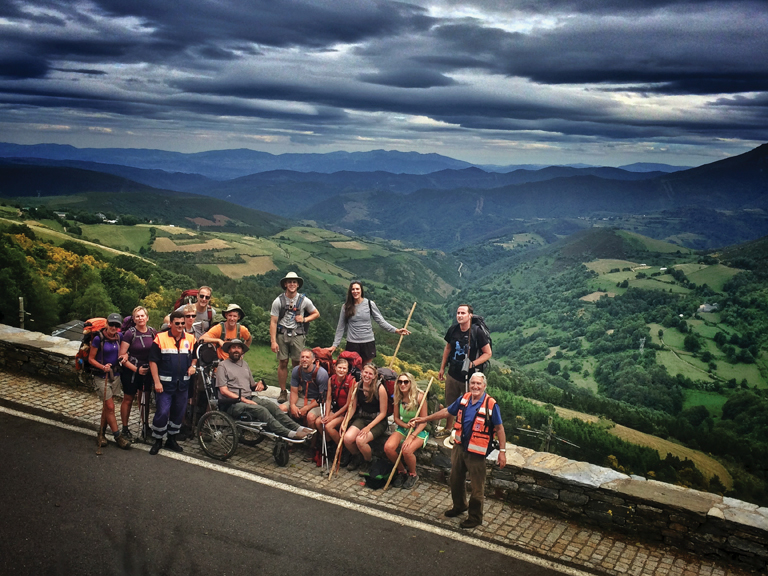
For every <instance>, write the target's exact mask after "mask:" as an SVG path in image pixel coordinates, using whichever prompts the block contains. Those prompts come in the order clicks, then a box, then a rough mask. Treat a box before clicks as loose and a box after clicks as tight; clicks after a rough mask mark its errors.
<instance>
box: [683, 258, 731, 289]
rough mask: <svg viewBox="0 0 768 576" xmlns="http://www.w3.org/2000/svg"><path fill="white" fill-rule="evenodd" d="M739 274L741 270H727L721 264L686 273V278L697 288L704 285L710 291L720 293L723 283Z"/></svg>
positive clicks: (727, 268)
mask: <svg viewBox="0 0 768 576" xmlns="http://www.w3.org/2000/svg"><path fill="white" fill-rule="evenodd" d="M739 272H741V270H739V269H737V268H729V267H728V266H723V265H722V264H716V265H714V266H707V267H706V268H703V269H701V270H699V271H697V272H693V273H691V274H688V273H687V272H686V276H688V280H690V281H691V282H695V283H696V284H697V285H698V286H701V285H703V284H706V285H707V286H709V287H710V288H711V289H712V290H715V291H716V292H722V291H723V286H724V285H725V283H726V282H728V280H730V279H731V278H733V277H734V276H736V274H738V273H739Z"/></svg>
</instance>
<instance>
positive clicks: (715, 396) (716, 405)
mask: <svg viewBox="0 0 768 576" xmlns="http://www.w3.org/2000/svg"><path fill="white" fill-rule="evenodd" d="M727 401H728V398H727V397H726V396H724V395H722V394H719V393H717V392H705V391H703V390H686V391H685V400H684V401H683V408H690V407H691V406H705V407H706V408H707V410H709V414H710V415H711V416H713V417H715V418H720V417H721V416H722V415H723V404H725V403H726V402H727Z"/></svg>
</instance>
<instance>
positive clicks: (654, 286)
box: [629, 278, 690, 294]
mask: <svg viewBox="0 0 768 576" xmlns="http://www.w3.org/2000/svg"><path fill="white" fill-rule="evenodd" d="M629 285H630V286H631V287H632V288H642V289H643V290H663V291H664V292H669V291H670V290H672V292H673V293H674V294H687V293H688V292H690V290H688V288H683V287H682V286H678V285H677V284H667V283H666V282H664V281H663V280H662V281H657V280H656V279H655V278H642V279H640V280H630V282H629Z"/></svg>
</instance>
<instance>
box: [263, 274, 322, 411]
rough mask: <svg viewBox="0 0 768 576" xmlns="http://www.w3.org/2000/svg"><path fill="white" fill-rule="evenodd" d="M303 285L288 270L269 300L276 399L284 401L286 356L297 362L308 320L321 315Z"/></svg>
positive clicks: (303, 345) (302, 348) (302, 280)
mask: <svg viewBox="0 0 768 576" xmlns="http://www.w3.org/2000/svg"><path fill="white" fill-rule="evenodd" d="M303 285H304V279H303V278H300V277H299V276H298V275H297V274H296V272H288V274H286V275H285V278H283V279H282V280H280V286H282V287H283V290H285V292H284V293H283V294H280V296H278V297H277V298H275V300H274V302H272V310H271V313H270V314H271V317H270V322H269V337H270V339H271V340H272V352H274V353H275V354H277V361H278V362H279V365H278V367H277V382H278V384H280V396H278V398H277V401H278V402H279V403H281V404H282V403H284V402H286V401H287V400H288V393H287V392H286V390H285V383H286V381H287V380H288V359H289V358H290V359H291V363H292V364H293V367H294V368H295V367H296V366H298V365H299V358H300V356H301V351H302V350H304V348H305V344H304V343H305V339H306V334H307V324H309V322H312V320H315V319H316V318H319V317H320V312H318V310H317V308H315V305H314V304H312V300H310V299H309V298H307V297H306V296H305V295H304V294H300V293H299V290H300V289H301V287H302V286H303Z"/></svg>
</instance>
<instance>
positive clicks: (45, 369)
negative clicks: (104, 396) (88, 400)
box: [0, 324, 90, 390]
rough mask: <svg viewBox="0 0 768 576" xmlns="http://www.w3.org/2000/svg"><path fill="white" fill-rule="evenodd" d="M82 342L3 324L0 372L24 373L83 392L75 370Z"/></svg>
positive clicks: (0, 331)
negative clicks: (76, 355)
mask: <svg viewBox="0 0 768 576" xmlns="http://www.w3.org/2000/svg"><path fill="white" fill-rule="evenodd" d="M79 349H80V343H79V342H72V341H71V340H67V339H66V338H58V337H56V336H47V335H45V334H41V333H40V332H30V331H28V330H22V329H21V328H14V327H12V326H6V325H5V324H0V370H7V371H12V372H23V373H25V374H30V375H34V376H39V377H41V378H47V379H50V380H52V381H55V382H59V383H62V384H67V385H69V386H74V387H78V388H83V389H88V390H89V389H90V388H88V387H86V386H85V385H84V384H83V383H82V382H81V381H80V378H79V374H78V373H77V372H76V371H75V354H77V351H78V350H79Z"/></svg>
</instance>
